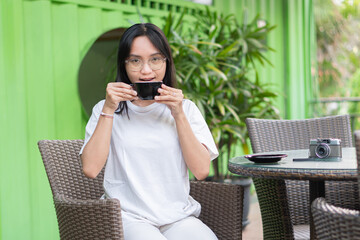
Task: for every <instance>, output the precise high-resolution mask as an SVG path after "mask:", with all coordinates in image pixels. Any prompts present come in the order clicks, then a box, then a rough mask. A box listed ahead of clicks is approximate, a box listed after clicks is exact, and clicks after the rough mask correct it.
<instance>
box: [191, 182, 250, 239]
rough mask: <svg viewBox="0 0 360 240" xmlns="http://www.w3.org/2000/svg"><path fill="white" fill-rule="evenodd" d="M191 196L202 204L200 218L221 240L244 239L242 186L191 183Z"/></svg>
mask: <svg viewBox="0 0 360 240" xmlns="http://www.w3.org/2000/svg"><path fill="white" fill-rule="evenodd" d="M190 195H191V196H192V197H193V198H194V199H195V200H197V201H198V202H199V203H200V204H201V214H200V217H199V218H200V219H201V220H202V221H203V222H204V223H205V224H206V225H208V226H209V227H210V228H211V229H212V230H213V231H214V233H215V234H216V236H217V237H218V238H219V240H221V239H226V240H231V239H234V240H235V239H237V240H238V239H241V238H242V212H243V196H244V189H243V187H242V186H240V185H235V184H227V183H217V182H204V181H190Z"/></svg>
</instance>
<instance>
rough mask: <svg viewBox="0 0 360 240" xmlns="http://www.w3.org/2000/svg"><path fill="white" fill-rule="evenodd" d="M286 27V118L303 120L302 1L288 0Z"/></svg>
mask: <svg viewBox="0 0 360 240" xmlns="http://www.w3.org/2000/svg"><path fill="white" fill-rule="evenodd" d="M287 4H288V18H287V19H288V26H287V33H286V36H287V38H288V49H287V50H288V51H287V59H288V62H287V63H288V79H287V80H288V84H287V87H288V89H287V93H288V95H287V97H288V98H287V101H288V106H287V114H288V115H287V117H288V118H290V119H294V118H295V119H297V118H304V117H305V116H306V114H305V96H304V93H305V92H304V80H305V78H304V74H305V73H304V71H305V69H304V47H305V46H304V41H303V36H304V35H303V34H304V33H303V26H302V18H303V17H304V16H303V15H302V14H303V11H304V9H303V6H302V1H296V0H289V1H288V2H287Z"/></svg>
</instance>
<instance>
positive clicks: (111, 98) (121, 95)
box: [103, 82, 138, 114]
mask: <svg viewBox="0 0 360 240" xmlns="http://www.w3.org/2000/svg"><path fill="white" fill-rule="evenodd" d="M137 99H138V98H137V93H136V91H135V90H133V88H132V86H130V85H129V84H126V83H123V82H111V83H108V85H107V87H106V98H105V104H104V108H103V112H104V113H108V114H113V113H114V112H115V110H116V109H117V108H118V106H119V103H120V102H121V101H128V100H129V101H132V100H137Z"/></svg>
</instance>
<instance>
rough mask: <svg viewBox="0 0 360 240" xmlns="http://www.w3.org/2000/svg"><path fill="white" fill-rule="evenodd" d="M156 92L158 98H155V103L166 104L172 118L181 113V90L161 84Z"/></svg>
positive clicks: (182, 97)
mask: <svg viewBox="0 0 360 240" xmlns="http://www.w3.org/2000/svg"><path fill="white" fill-rule="evenodd" d="M158 91H159V93H160V96H155V100H156V102H158V103H164V104H166V105H167V106H168V107H169V109H170V111H171V115H172V116H173V117H174V118H175V117H176V116H177V115H179V114H181V113H183V108H182V100H183V99H184V94H183V93H182V90H180V89H176V88H172V87H169V86H166V85H165V84H162V85H161V88H159V89H158Z"/></svg>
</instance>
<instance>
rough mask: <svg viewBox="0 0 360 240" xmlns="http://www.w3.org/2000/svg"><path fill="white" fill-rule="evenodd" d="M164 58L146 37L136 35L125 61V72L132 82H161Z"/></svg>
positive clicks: (164, 69) (163, 73) (164, 64)
mask: <svg viewBox="0 0 360 240" xmlns="http://www.w3.org/2000/svg"><path fill="white" fill-rule="evenodd" d="M164 59H165V57H164V56H163V55H162V54H161V53H160V51H159V50H158V49H157V48H155V46H154V45H153V44H152V43H151V42H150V40H149V39H148V37H146V36H140V37H136V38H135V39H134V41H133V43H132V46H131V49H130V54H129V57H128V58H127V60H126V63H125V69H126V73H127V75H128V77H129V79H130V81H131V82H132V83H135V82H150V81H151V82H162V80H163V79H164V76H165V71H166V61H165V60H164ZM139 65H140V66H141V65H142V67H140V66H139ZM134 66H137V68H134ZM154 69H155V70H154Z"/></svg>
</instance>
